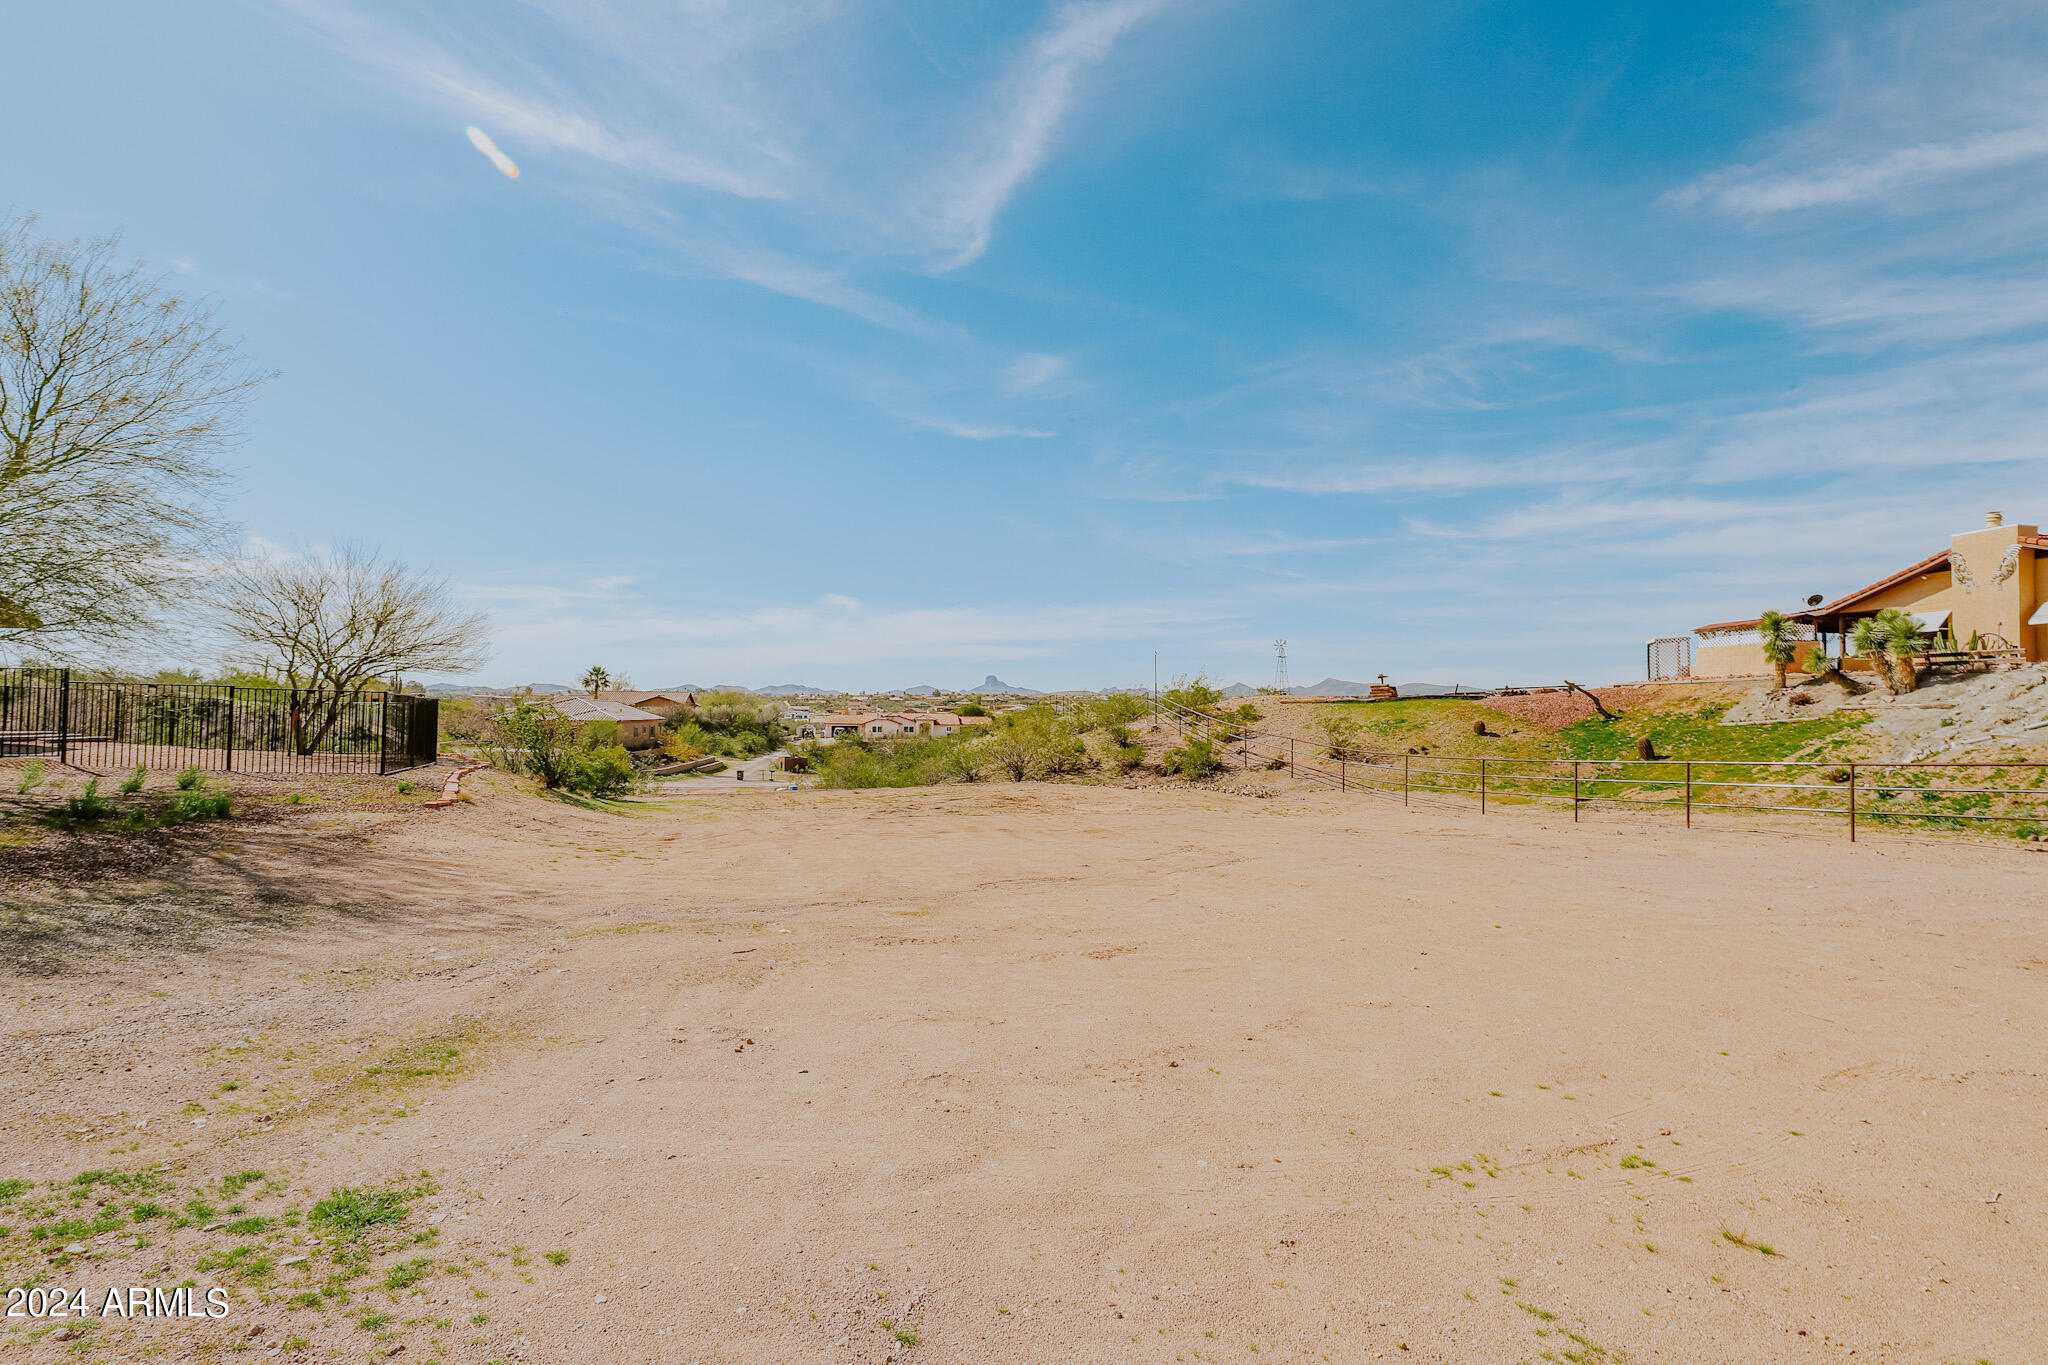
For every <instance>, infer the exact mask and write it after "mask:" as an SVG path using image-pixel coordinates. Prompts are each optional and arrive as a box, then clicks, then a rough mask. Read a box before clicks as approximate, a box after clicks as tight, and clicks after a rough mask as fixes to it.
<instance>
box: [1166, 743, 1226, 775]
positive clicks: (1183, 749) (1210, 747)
mask: <svg viewBox="0 0 2048 1365" xmlns="http://www.w3.org/2000/svg"><path fill="white" fill-rule="evenodd" d="M1161 762H1162V763H1163V765H1164V766H1165V768H1166V770H1167V771H1168V772H1178V773H1179V774H1180V775H1181V776H1182V777H1185V778H1187V779H1188V780H1189V781H1191V782H1192V781H1193V780H1194V779H1196V778H1198V777H1207V776H1208V775H1209V774H1210V773H1213V772H1216V771H1218V770H1219V769H1221V768H1222V767H1223V760H1222V759H1221V758H1219V757H1218V756H1217V753H1216V745H1215V743H1214V741H1212V740H1206V739H1190V740H1189V741H1188V742H1187V743H1185V744H1183V745H1181V746H1180V747H1179V748H1178V749H1168V750H1167V751H1166V753H1165V754H1164V755H1163V757H1162V758H1161Z"/></svg>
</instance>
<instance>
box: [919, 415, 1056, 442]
mask: <svg viewBox="0 0 2048 1365" xmlns="http://www.w3.org/2000/svg"><path fill="white" fill-rule="evenodd" d="M917 424H918V425H919V426H921V427H928V428H930V429H931V430H933V431H943V432H945V433H946V434H947V435H948V436H958V437H961V438H962V439H964V440H969V441H1003V440H1009V439H1011V438H1015V437H1023V438H1027V439H1030V440H1035V441H1043V440H1047V439H1049V438H1051V437H1053V436H1056V435H1058V434H1059V433H1057V432H1052V431H1034V430H1032V429H1030V428H1029V427H1003V426H984V425H982V424H980V423H976V422H956V421H953V420H951V419H950V418H945V417H920V418H918V419H917Z"/></svg>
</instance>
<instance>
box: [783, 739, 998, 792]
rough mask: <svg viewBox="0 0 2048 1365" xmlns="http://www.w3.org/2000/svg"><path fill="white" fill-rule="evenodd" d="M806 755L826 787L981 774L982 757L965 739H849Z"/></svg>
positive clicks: (930, 781) (809, 749)
mask: <svg viewBox="0 0 2048 1365" xmlns="http://www.w3.org/2000/svg"><path fill="white" fill-rule="evenodd" d="M800 752H801V754H802V756H803V757H804V758H805V759H806V761H807V762H808V763H809V765H810V770H811V771H812V772H813V773H815V774H816V775H817V782H818V785H819V786H821V787H930V786H935V785H937V784H939V783H942V782H973V781H976V780H978V779H979V778H980V776H981V754H980V752H979V750H978V749H977V747H976V745H975V742H974V740H973V739H970V738H969V737H968V736H965V735H905V736H903V737H901V738H898V739H881V740H868V739H861V738H858V737H855V736H852V735H847V736H842V737H841V738H840V739H838V740H837V741H835V742H833V743H831V744H813V745H807V746H805V747H804V748H803V749H802V750H801V751H800Z"/></svg>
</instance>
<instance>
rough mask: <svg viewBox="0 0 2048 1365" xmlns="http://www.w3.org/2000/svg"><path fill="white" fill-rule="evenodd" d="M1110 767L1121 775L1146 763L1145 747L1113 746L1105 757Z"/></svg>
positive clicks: (1133, 745)
mask: <svg viewBox="0 0 2048 1365" xmlns="http://www.w3.org/2000/svg"><path fill="white" fill-rule="evenodd" d="M1104 758H1105V760H1106V761H1107V762H1108V764H1109V766H1110V767H1112V768H1114V769H1116V771H1118V772H1120V773H1127V772H1129V771H1130V770H1131V769H1133V768H1135V767H1137V766H1138V765H1139V764H1141V763H1143V762H1144V761H1145V746H1144V745H1142V744H1112V745H1110V746H1109V752H1108V753H1107V754H1105V755H1104Z"/></svg>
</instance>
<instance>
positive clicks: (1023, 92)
mask: <svg viewBox="0 0 2048 1365" xmlns="http://www.w3.org/2000/svg"><path fill="white" fill-rule="evenodd" d="M1160 3H1161V0H1099V2H1098V3H1068V4H1065V5H1063V6H1062V7H1061V8H1060V9H1059V11H1058V12H1057V13H1056V14H1055V15H1054V17H1053V21H1052V24H1051V25H1050V26H1049V27H1048V28H1047V29H1046V30H1045V32H1043V33H1041V34H1040V35H1039V36H1038V37H1037V38H1036V39H1035V40H1033V42H1032V44H1031V47H1030V50H1029V51H1028V52H1027V53H1026V55H1025V57H1024V59H1023V60H1022V61H1021V62H1020V63H1019V64H1018V66H1017V69H1016V71H1015V72H1014V73H1013V74H1012V76H1011V78H1010V81H1009V83H1008V87H1007V89H1006V91H1005V97H1004V99H1003V102H1002V108H1001V111H1000V114H999V115H998V117H997V118H996V119H995V121H994V124H993V127H992V128H991V130H990V132H989V134H988V137H987V141H986V144H985V145H983V146H981V147H979V148H976V149H975V150H974V152H973V153H972V154H971V156H970V158H969V159H967V160H966V161H965V162H964V163H963V165H962V167H961V168H960V169H959V170H957V171H956V172H955V173H954V178H953V179H952V180H951V182H950V183H948V184H946V185H944V186H943V187H942V200H943V203H942V208H941V211H940V216H939V221H940V223H941V225H942V227H943V230H944V232H945V234H946V235H947V236H948V237H950V238H951V239H952V240H953V242H954V246H953V250H952V254H951V256H950V258H949V259H948V260H947V262H946V264H947V265H948V267H958V266H962V265H966V264H967V263H968V262H970V261H973V260H975V259H976V258H977V257H979V256H980V255H981V254H982V253H983V252H985V251H987V250H988V244H989V235H990V233H991V232H992V231H993V229H994V224H995V220H996V217H997V216H998V215H999V214H1000V213H1001V212H1002V211H1003V208H1004V206H1005V205H1007V204H1008V203H1009V201H1010V196H1011V195H1013V194H1015V193H1016V192H1017V188H1018V186H1020V185H1022V184H1023V183H1024V182H1025V181H1026V180H1028V179H1030V178H1031V176H1032V175H1033V174H1035V173H1036V172H1037V170H1038V168H1039V166H1040V165H1041V164H1042V163H1043V162H1044V160H1045V157H1046V154H1047V152H1048V151H1049V150H1050V149H1051V146H1052V142H1053V138H1054V136H1055V135H1056V134H1057V133H1058V132H1059V129H1060V125H1061V124H1062V123H1063V122H1064V121H1065V120H1066V118H1067V114H1068V110H1069V109H1070V108H1071V106H1072V105H1073V102H1074V98H1075V87H1076V84H1077V83H1078V81H1079V79H1080V76H1081V73H1082V72H1083V71H1085V70H1086V69H1087V68H1089V67H1091V66H1094V65H1095V64H1097V63H1098V62H1100V61H1102V60H1103V59H1104V58H1105V57H1107V56H1108V55H1109V53H1110V49H1111V48H1112V47H1114V46H1115V45H1116V42H1117V40H1118V39H1119V38H1121V37H1122V36H1123V35H1124V34H1125V33H1126V32H1128V31H1129V30H1130V29H1131V28H1132V26H1134V25H1135V24H1137V23H1138V22H1139V21H1140V20H1142V19H1144V18H1145V17H1146V16H1147V15H1149V14H1151V13H1152V12H1153V11H1155V10H1157V9H1158V8H1159V7H1160Z"/></svg>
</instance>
